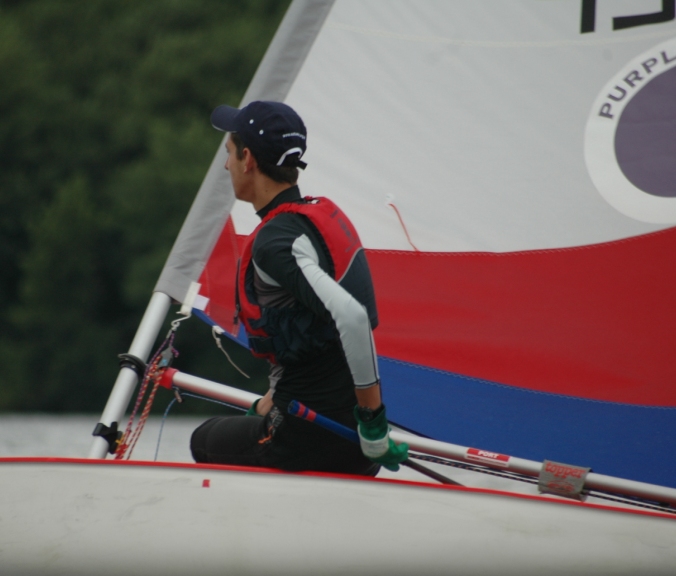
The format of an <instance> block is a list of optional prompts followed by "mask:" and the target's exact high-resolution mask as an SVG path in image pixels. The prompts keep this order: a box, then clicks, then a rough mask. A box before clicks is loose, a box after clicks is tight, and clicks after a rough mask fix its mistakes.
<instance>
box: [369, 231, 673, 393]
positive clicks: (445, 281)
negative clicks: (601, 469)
mask: <svg viewBox="0 0 676 576" xmlns="http://www.w3.org/2000/svg"><path fill="white" fill-rule="evenodd" d="M368 259H369V264H370V266H371V271H372V273H373V276H374V281H375V284H376V295H377V301H378V312H379V316H380V321H381V322H380V326H379V328H378V329H377V330H376V331H375V337H376V345H377V350H378V353H379V354H380V355H383V356H387V357H391V358H395V359H399V360H404V361H408V362H412V363H415V364H421V365H424V366H429V367H433V368H439V369H442V370H447V371H450V372H454V373H458V374H463V375H467V376H473V377H477V378H482V379H486V380H490V381H493V382H499V383H503V384H510V385H514V386H519V387H522V388H528V389H531V390H537V391H542V392H552V393H556V394H567V395H572V396H578V397H583V398H590V399H598V400H607V401H614V402H627V403H636V404H644V405H655V406H676V386H674V385H673V383H674V382H675V381H676V362H675V361H674V356H675V354H674V352H675V348H676V346H675V344H674V342H676V305H675V300H674V289H675V287H676V266H675V265H674V262H676V228H671V229H669V230H666V231H662V232H657V233H653V234H649V235H645V236H639V237H635V238H629V239H625V240H620V241H616V242H609V243H604V244H597V245H592V246H583V247H578V248H570V249H558V250H542V251H532V252H518V253H502V254H497V253H422V252H388V251H370V252H369V253H368Z"/></svg>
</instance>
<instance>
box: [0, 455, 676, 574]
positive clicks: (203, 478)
mask: <svg viewBox="0 0 676 576" xmlns="http://www.w3.org/2000/svg"><path fill="white" fill-rule="evenodd" d="M0 466H1V468H0V470H2V473H1V474H0V500H1V501H2V505H1V507H0V510H1V512H0V573H2V574H7V575H8V576H9V575H11V576H25V575H31V576H33V575H37V574H39V575H41V576H56V575H64V576H65V575H68V576H79V575H87V576H90V575H93V574H96V575H100V576H107V575H108V574H110V575H112V574H125V575H130V576H132V575H137V574H138V575H142V574H143V575H148V574H163V575H164V576H172V575H186V574H198V575H200V576H207V575H211V574H219V575H223V574H274V575H280V574H295V575H300V574H313V575H314V574H388V575H395V574H406V575H411V574H418V575H422V574H462V575H472V574H477V575H479V574H481V575H487V574H501V575H506V574H520V575H528V574H533V575H534V574H544V573H546V574H573V573H576V574H673V573H674V572H676V518H672V517H669V516H666V515H662V514H653V513H637V512H630V511H626V510H620V509H612V508H609V507H600V506H594V505H586V504H576V503H568V502H562V501H559V500H554V499H550V498H540V497H527V496H518V495H512V494H507V493H501V492H496V491H489V490H480V489H467V488H454V487H450V488H449V487H437V486H432V485H424V484H420V483H412V482H400V481H390V480H363V479H356V478H352V477H341V476H331V475H317V474H284V473H275V472H274V471H260V470H254V469H244V468H239V469H238V468H231V467H220V466H219V467H216V466H198V465H180V464H155V463H138V462H132V463H119V462H111V461H91V460H68V459H52V460H47V459H4V460H0Z"/></svg>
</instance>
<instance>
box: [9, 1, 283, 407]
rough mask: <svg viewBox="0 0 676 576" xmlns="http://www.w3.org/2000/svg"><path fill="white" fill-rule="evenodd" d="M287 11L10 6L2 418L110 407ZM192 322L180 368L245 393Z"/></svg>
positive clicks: (156, 5) (224, 4) (152, 5)
mask: <svg viewBox="0 0 676 576" xmlns="http://www.w3.org/2000/svg"><path fill="white" fill-rule="evenodd" d="M287 6H288V2H287V1H284V2H280V1H278V0H247V1H245V2H242V1H241V0H239V1H226V0H144V1H143V2H137V1H135V0H23V1H21V2H19V1H14V2H11V1H1V0H0V270H1V271H2V273H1V274H0V410H54V411H83V410H95V411H96V410H100V409H101V408H102V407H103V402H104V400H105V397H106V396H107V394H108V392H109V390H110V387H111V385H112V383H113V381H114V379H115V375H116V373H117V370H118V366H117V359H116V354H117V353H119V352H123V351H125V350H126V349H127V347H128V346H129V343H130V342H131V338H132V337H133V334H134V331H135V329H136V326H137V324H138V322H139V320H140V318H141V315H142V313H143V310H144V308H145V306H146V304H147V302H148V299H149V297H150V294H151V290H152V288H153V286H154V284H155V282H156V280H157V277H158V275H159V272H160V270H161V267H162V265H163V263H164V261H165V259H166V257H167V254H168V252H169V250H170V248H171V245H172V243H173V241H174V239H175V237H176V234H177V233H178V230H179V228H180V225H181V223H182V222H183V219H184V218H185V215H186V214H187V211H188V208H189V207H190V204H191V202H192V200H193V198H194V195H195V193H196V191H197V189H198V187H199V184H200V182H201V180H202V178H203V177H204V174H205V172H206V170H207V168H208V166H209V164H210V162H211V160H212V158H213V155H214V153H215V151H216V148H217V146H218V145H219V143H220V141H221V137H222V136H221V135H219V134H218V133H217V132H216V131H214V130H213V129H212V128H211V126H210V124H209V114H210V112H211V110H212V109H213V108H214V107H215V106H216V105H218V104H222V103H229V104H232V105H237V104H239V102H240V100H241V97H242V95H243V93H244V90H245V89H246V87H247V85H248V83H249V81H250V79H251V77H252V76H253V73H254V71H255V69H256V67H257V65H258V63H259V61H260V59H261V58H262V56H263V54H264V52H265V50H266V48H267V46H268V44H269V42H270V40H271V38H272V35H273V34H274V31H275V30H276V28H277V26H278V24H279V22H280V20H281V18H282V16H283V15H284V12H285V10H286V8H287ZM191 323H192V326H186V327H181V329H180V330H179V335H178V340H177V347H178V348H179V350H180V351H181V352H182V354H181V357H180V359H179V360H180V361H181V364H180V365H179V367H181V368H182V369H184V370H186V371H192V372H195V373H200V374H202V375H205V376H207V377H212V378H218V379H220V380H224V379H226V378H225V377H224V375H225V376H230V375H232V378H230V381H234V380H237V378H238V376H237V373H236V372H234V371H232V370H229V367H228V365H227V363H226V362H225V361H224V360H221V358H222V357H221V356H220V352H218V351H217V350H216V348H215V347H214V346H213V345H212V344H211V342H210V338H211V337H210V335H209V330H208V329H207V328H206V327H204V326H201V325H195V323H194V322H192V321H191ZM240 360H241V361H244V362H245V363H248V367H249V369H254V370H256V366H255V365H252V364H251V363H250V362H249V361H248V360H247V359H246V358H244V359H242V358H241V357H240ZM234 383H237V382H234Z"/></svg>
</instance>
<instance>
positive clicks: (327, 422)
mask: <svg viewBox="0 0 676 576" xmlns="http://www.w3.org/2000/svg"><path fill="white" fill-rule="evenodd" d="M288 411H289V414H291V415H292V416H296V417H297V418H301V419H302V420H307V421H308V422H314V423H315V424H318V425H319V426H321V427H322V428H326V429H327V430H330V431H331V432H334V433H335V434H338V435H339V436H342V437H343V438H345V439H346V440H349V441H350V442H354V443H355V444H359V434H357V432H355V431H354V430H352V429H351V428H348V427H347V426H343V425H342V424H339V423H338V422H336V421H335V420H331V419H330V418H327V417H326V416H322V415H321V414H317V412H315V411H314V410H312V409H311V408H308V407H307V406H305V404H301V403H300V402H298V401H297V400H291V402H289V408H288ZM402 464H403V465H404V466H408V467H409V468H412V469H413V470H416V471H418V472H420V473H421V474H424V475H425V476H429V477H430V478H433V479H434V480H436V481H437V482H441V483H442V484H449V485H452V486H462V484H460V483H458V482H456V481H455V480H451V479H450V478H447V477H446V476H443V475H441V474H439V473H437V472H435V471H434V470H430V469H429V468H426V467H425V466H423V465H422V464H418V463H417V462H412V461H411V459H410V458H408V459H406V460H404V461H403V462H402Z"/></svg>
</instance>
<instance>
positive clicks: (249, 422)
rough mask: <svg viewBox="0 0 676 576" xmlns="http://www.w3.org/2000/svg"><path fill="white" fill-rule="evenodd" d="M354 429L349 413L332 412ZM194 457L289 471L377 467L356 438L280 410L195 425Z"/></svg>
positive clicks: (370, 472)
mask: <svg viewBox="0 0 676 576" xmlns="http://www.w3.org/2000/svg"><path fill="white" fill-rule="evenodd" d="M331 417H332V418H333V419H334V420H337V421H338V422H340V423H341V424H344V425H346V426H349V427H350V428H352V429H356V423H355V421H354V416H353V415H352V413H351V412H350V413H343V414H333V415H331ZM190 449H191V451H192V455H193V458H194V459H195V461H196V462H203V463H211V464H233V465H240V466H262V467H266V468H279V469H282V470H287V471H301V470H315V471H318V472H338V473H345V474H360V475H365V476H375V475H376V474H377V473H378V470H379V469H380V466H379V465H378V464H374V463H373V462H371V461H370V460H369V459H368V458H366V457H365V456H364V455H363V454H362V451H361V448H360V447H359V445H357V444H353V443H352V442H350V441H349V440H345V439H344V438H342V437H340V436H337V435H336V434H334V433H333V432H329V431H328V430H324V429H323V428H320V427H319V426H318V425H316V424H313V423H311V422H306V421H304V420H300V419H298V418H295V417H293V416H289V415H286V414H282V413H281V411H280V410H279V409H278V408H277V407H274V408H273V409H272V410H271V411H270V413H269V414H267V415H266V416H264V417H263V416H216V417H214V418H211V419H210V420H207V421H206V422H204V424H202V425H201V426H199V427H198V428H197V429H196V430H195V431H194V432H193V434H192V437H191V439H190Z"/></svg>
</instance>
